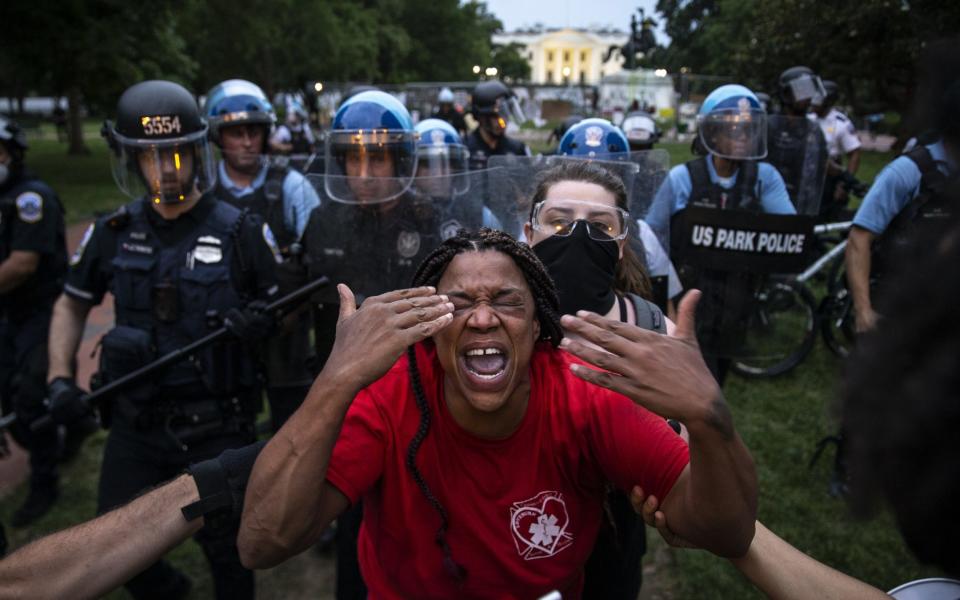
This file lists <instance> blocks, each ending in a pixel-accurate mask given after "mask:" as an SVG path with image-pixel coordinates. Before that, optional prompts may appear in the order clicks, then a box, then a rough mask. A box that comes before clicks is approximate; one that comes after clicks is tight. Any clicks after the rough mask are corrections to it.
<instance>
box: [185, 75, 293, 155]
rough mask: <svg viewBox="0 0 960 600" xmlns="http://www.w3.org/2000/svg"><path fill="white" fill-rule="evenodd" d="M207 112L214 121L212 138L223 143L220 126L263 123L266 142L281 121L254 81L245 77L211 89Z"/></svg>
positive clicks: (206, 107)
mask: <svg viewBox="0 0 960 600" xmlns="http://www.w3.org/2000/svg"><path fill="white" fill-rule="evenodd" d="M203 113H204V116H205V117H206V119H207V123H208V124H209V125H210V139H211V140H213V142H214V143H215V144H220V130H221V129H222V128H224V127H229V126H231V125H248V124H252V125H262V126H263V128H264V135H263V143H264V149H266V143H267V139H268V138H269V137H270V132H271V130H272V129H273V126H274V125H275V124H276V122H277V113H276V112H274V110H273V105H272V104H270V101H269V100H268V99H267V95H266V94H264V93H263V90H261V89H260V87H259V86H257V85H256V84H254V83H251V82H249V81H246V80H243V79H228V80H227V81H223V82H221V83H218V84H217V85H215V86H213V88H212V89H211V90H210V91H209V92H207V99H206V102H205V103H204V105H203Z"/></svg>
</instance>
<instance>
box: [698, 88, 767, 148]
mask: <svg viewBox="0 0 960 600" xmlns="http://www.w3.org/2000/svg"><path fill="white" fill-rule="evenodd" d="M697 136H698V138H697V139H698V141H699V143H700V144H701V145H702V146H703V149H704V150H706V151H707V152H709V153H710V154H715V155H717V156H720V157H723V158H729V159H731V160H754V159H760V158H763V157H765V156H766V155H767V114H766V112H764V110H763V108H762V107H761V106H760V101H759V100H758V99H757V96H756V95H755V94H754V93H753V92H751V91H750V90H748V89H747V88H745V87H744V86H742V85H737V84H730V85H723V86H720V87H718V88H717V89H715V90H713V91H712V92H710V95H709V96H707V98H706V100H704V101H703V104H702V105H700V113H699V114H698V115H697Z"/></svg>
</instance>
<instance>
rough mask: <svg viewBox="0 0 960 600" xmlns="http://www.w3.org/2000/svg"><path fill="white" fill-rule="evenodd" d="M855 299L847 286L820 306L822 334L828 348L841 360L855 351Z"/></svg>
mask: <svg viewBox="0 0 960 600" xmlns="http://www.w3.org/2000/svg"><path fill="white" fill-rule="evenodd" d="M854 325H855V323H854V315H853V299H852V297H851V296H850V292H849V291H848V290H847V288H846V286H840V287H838V288H837V290H836V291H835V292H833V293H832V294H830V295H828V296H826V297H825V298H824V299H823V303H821V304H820V333H821V335H823V341H824V343H826V345H827V348H829V349H830V351H831V352H833V353H834V354H836V355H837V356H839V357H840V358H846V357H847V356H849V355H850V351H851V350H852V349H853V342H854V338H855V337H856V331H855V329H854Z"/></svg>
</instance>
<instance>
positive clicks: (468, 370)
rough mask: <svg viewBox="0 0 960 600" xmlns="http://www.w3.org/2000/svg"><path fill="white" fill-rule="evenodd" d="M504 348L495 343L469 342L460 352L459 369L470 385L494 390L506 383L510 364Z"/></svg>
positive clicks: (475, 387)
mask: <svg viewBox="0 0 960 600" xmlns="http://www.w3.org/2000/svg"><path fill="white" fill-rule="evenodd" d="M508 359H509V356H508V355H507V351H506V349H505V348H503V347H501V346H499V345H496V344H471V345H469V346H468V347H467V348H466V349H465V350H464V351H463V352H461V353H460V356H459V357H458V361H459V363H460V370H461V372H462V373H463V374H464V376H465V378H466V379H467V383H468V385H469V386H470V387H472V388H474V389H476V390H478V391H494V390H498V389H500V388H501V387H502V386H503V385H504V384H505V383H506V377H507V371H508V369H507V366H508V365H509V364H510V361H509V360H508Z"/></svg>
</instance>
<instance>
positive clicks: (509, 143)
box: [464, 127, 531, 170]
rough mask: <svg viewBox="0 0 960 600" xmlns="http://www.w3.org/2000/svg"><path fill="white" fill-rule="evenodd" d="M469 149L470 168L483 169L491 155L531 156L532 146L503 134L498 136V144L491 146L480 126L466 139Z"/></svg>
mask: <svg viewBox="0 0 960 600" xmlns="http://www.w3.org/2000/svg"><path fill="white" fill-rule="evenodd" d="M464 142H465V143H466V146H467V150H469V151H470V169H471V170H477V169H483V168H486V166H487V159H489V158H490V157H491V156H503V155H513V156H531V153H530V148H528V147H527V145H526V144H524V143H523V142H521V141H518V140H514V139H512V138H509V137H507V136H506V135H503V136H501V137H499V138H497V144H496V145H495V146H494V147H493V148H491V147H490V146H488V145H487V142H485V141H484V139H483V137H481V135H480V128H479V127H478V128H476V129H474V130H473V132H471V133H470V134H469V135H468V136H467V139H466V140H464Z"/></svg>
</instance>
